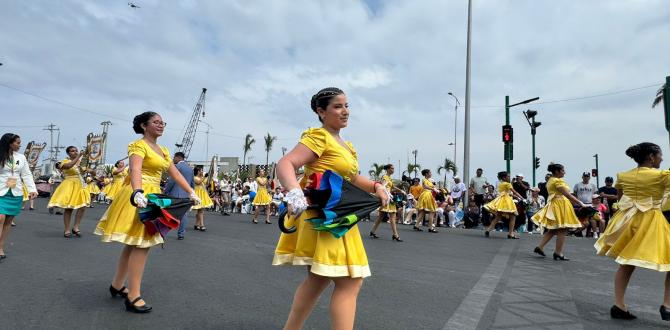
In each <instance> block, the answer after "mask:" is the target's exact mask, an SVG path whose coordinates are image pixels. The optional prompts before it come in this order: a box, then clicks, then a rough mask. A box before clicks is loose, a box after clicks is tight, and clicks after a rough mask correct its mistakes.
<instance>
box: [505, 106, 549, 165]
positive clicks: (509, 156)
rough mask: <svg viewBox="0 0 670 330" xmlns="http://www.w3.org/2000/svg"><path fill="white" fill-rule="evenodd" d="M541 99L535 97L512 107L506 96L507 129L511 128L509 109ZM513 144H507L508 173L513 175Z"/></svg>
mask: <svg viewBox="0 0 670 330" xmlns="http://www.w3.org/2000/svg"><path fill="white" fill-rule="evenodd" d="M539 99H540V98H539V97H534V98H532V99H528V100H524V101H521V102H519V103H514V104H512V105H510V104H509V95H506V96H505V126H506V127H511V126H510V124H509V109H510V108H512V107H516V106H517V105H522V104H528V103H530V102H534V101H537V100H539ZM512 147H513V143H512V142H511V141H509V142H505V151H504V152H505V161H506V162H507V173H512V166H511V164H510V161H511V160H512V158H514V157H513V155H514V152H513V149H512Z"/></svg>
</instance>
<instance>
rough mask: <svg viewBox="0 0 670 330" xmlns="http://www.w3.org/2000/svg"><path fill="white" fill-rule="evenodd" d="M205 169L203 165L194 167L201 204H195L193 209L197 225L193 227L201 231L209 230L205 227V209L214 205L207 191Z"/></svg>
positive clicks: (194, 176)
mask: <svg viewBox="0 0 670 330" xmlns="http://www.w3.org/2000/svg"><path fill="white" fill-rule="evenodd" d="M204 173H205V171H203V170H202V166H196V167H195V168H194V169H193V174H194V175H193V183H195V194H196V195H197V196H198V198H200V201H201V202H200V204H199V205H195V206H193V208H191V209H192V210H195V225H193V229H195V230H200V231H207V227H205V209H207V208H210V207H212V206H213V205H214V202H212V199H211V198H209V194H208V193H207V188H206V187H205V183H206V182H207V179H206V178H205V174H204Z"/></svg>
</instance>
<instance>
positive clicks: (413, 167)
mask: <svg viewBox="0 0 670 330" xmlns="http://www.w3.org/2000/svg"><path fill="white" fill-rule="evenodd" d="M420 169H421V164H407V171H406V172H407V175H408V176H409V175H410V174H412V173H414V177H416V176H417V174H418V173H419V170H420Z"/></svg>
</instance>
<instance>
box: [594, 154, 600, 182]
mask: <svg viewBox="0 0 670 330" xmlns="http://www.w3.org/2000/svg"><path fill="white" fill-rule="evenodd" d="M593 158H595V159H596V173H592V174H595V177H596V186H597V187H596V188H600V171H598V154H595V155H593Z"/></svg>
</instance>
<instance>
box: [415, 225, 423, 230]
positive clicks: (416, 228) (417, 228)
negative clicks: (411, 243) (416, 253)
mask: <svg viewBox="0 0 670 330" xmlns="http://www.w3.org/2000/svg"><path fill="white" fill-rule="evenodd" d="M414 230H415V231H423V229H421V228H419V227H417V226H414Z"/></svg>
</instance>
